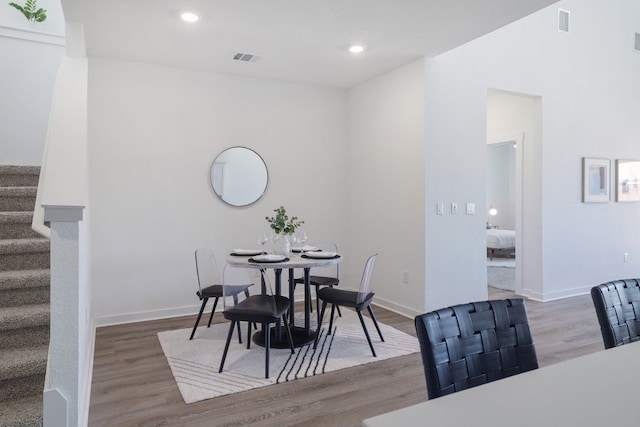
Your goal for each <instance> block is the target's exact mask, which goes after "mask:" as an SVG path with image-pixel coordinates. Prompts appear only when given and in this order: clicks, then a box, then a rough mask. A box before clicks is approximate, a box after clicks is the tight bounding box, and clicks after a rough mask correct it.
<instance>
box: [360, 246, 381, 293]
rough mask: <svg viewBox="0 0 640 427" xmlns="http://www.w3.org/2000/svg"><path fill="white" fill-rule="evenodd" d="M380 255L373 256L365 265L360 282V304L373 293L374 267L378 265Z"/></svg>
mask: <svg viewBox="0 0 640 427" xmlns="http://www.w3.org/2000/svg"><path fill="white" fill-rule="evenodd" d="M376 258H378V254H375V255H371V256H370V257H369V258H368V259H367V262H366V263H365V264H364V271H363V272H362V279H361V280H360V289H358V302H359V303H360V302H362V301H364V300H365V299H366V298H367V295H369V292H371V276H373V266H374V265H375V263H376Z"/></svg>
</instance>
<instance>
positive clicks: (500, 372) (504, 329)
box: [415, 299, 538, 399]
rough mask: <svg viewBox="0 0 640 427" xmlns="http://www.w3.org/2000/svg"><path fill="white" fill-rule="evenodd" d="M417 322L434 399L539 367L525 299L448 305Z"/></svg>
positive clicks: (425, 371) (420, 317)
mask: <svg viewBox="0 0 640 427" xmlns="http://www.w3.org/2000/svg"><path fill="white" fill-rule="evenodd" d="M415 326H416V332H417V334H418V341H419V342H420V350H421V353H422V363H423V365H424V373H425V378H426V381H427V394H428V396H429V399H434V398H436V397H440V396H444V395H446V394H450V393H454V392H457V391H460V390H464V389H467V388H470V387H475V386H477V385H481V384H485V383H488V382H491V381H495V380H498V379H501V378H505V377H508V376H511V375H515V374H519V373H521V372H526V371H531V370H533V369H537V368H538V358H537V356H536V350H535V346H534V344H533V339H532V337H531V331H530V329H529V322H528V318H527V311H526V308H525V305H524V301H523V300H522V299H507V300H493V301H482V302H474V303H469V304H460V305H455V306H452V307H448V308H443V309H440V310H436V311H432V312H430V313H425V314H422V315H419V316H416V318H415Z"/></svg>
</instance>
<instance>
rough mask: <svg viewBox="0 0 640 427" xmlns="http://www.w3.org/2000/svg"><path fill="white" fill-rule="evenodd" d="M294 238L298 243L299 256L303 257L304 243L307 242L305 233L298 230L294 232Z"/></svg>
mask: <svg viewBox="0 0 640 427" xmlns="http://www.w3.org/2000/svg"><path fill="white" fill-rule="evenodd" d="M296 238H297V239H298V243H300V256H302V255H304V242H306V241H307V233H306V232H305V231H304V230H303V229H302V228H299V229H298V230H297V231H296Z"/></svg>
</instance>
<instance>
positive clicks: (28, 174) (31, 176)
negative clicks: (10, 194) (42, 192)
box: [0, 165, 40, 187]
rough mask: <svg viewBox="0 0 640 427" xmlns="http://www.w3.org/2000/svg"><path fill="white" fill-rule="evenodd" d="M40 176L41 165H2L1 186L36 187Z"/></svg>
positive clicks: (0, 173)
mask: <svg viewBox="0 0 640 427" xmlns="http://www.w3.org/2000/svg"><path fill="white" fill-rule="evenodd" d="M39 177H40V166H13V165H0V186H2V187H25V186H27V187H35V186H37V185H38V180H39Z"/></svg>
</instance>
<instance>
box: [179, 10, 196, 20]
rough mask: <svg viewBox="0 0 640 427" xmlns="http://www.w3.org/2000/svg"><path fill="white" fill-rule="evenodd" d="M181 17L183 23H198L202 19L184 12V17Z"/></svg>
mask: <svg viewBox="0 0 640 427" xmlns="http://www.w3.org/2000/svg"><path fill="white" fill-rule="evenodd" d="M180 17H181V18H182V20H183V21H187V22H196V21H197V20H198V19H200V18H199V17H198V15H196V14H195V13H193V12H184V13H183V14H182V15H180Z"/></svg>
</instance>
